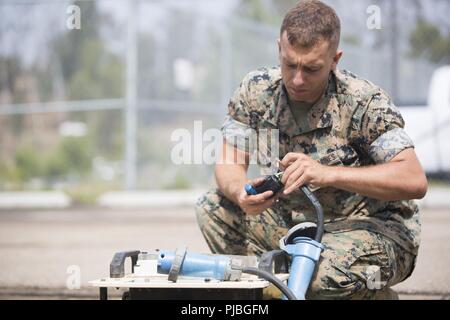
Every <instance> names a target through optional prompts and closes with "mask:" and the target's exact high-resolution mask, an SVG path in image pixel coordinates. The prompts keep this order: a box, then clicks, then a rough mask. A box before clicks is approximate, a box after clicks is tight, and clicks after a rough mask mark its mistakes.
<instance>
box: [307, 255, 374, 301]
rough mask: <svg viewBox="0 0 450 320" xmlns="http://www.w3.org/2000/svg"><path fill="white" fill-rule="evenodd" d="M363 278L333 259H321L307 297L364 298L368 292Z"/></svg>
mask: <svg viewBox="0 0 450 320" xmlns="http://www.w3.org/2000/svg"><path fill="white" fill-rule="evenodd" d="M367 290H368V289H367V287H366V283H365V282H364V281H363V279H360V278H357V277H353V276H352V275H351V274H350V273H349V272H347V270H345V268H342V266H338V265H336V263H335V262H334V261H331V260H321V261H320V263H319V265H318V266H317V270H316V272H315V274H314V276H313V279H312V280H311V284H310V286H309V289H308V292H307V294H306V298H307V299H311V300H339V299H362V298H363V297H364V296H366V294H367Z"/></svg>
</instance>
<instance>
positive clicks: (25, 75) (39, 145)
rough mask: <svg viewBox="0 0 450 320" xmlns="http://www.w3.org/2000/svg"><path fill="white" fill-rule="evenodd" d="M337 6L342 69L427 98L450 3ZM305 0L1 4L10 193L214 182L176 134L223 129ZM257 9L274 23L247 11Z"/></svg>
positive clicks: (2, 168) (407, 98)
mask: <svg viewBox="0 0 450 320" xmlns="http://www.w3.org/2000/svg"><path fill="white" fill-rule="evenodd" d="M327 2H328V3H330V4H331V5H333V6H334V7H335V8H336V10H337V12H338V14H339V15H340V16H341V19H342V24H343V35H342V48H343V50H344V58H343V60H342V64H341V66H342V67H343V68H348V69H350V70H351V71H353V72H355V73H357V74H360V75H362V76H364V77H366V78H368V79H370V80H371V81H372V82H374V83H376V84H379V85H381V86H382V87H383V88H385V89H386V90H387V91H388V92H390V93H391V94H392V96H393V97H394V100H395V101H396V103H397V104H399V105H404V104H406V105H425V104H426V103H427V102H426V100H427V92H428V83H429V79H430V77H431V74H432V72H433V70H434V69H435V68H436V67H437V66H438V65H441V64H443V63H445V62H446V60H445V59H446V56H445V55H443V56H442V57H441V59H439V54H438V53H434V55H435V56H436V55H437V56H438V57H437V58H436V57H435V59H427V57H428V58H429V56H430V54H431V55H432V54H433V53H429V52H428V51H427V49H426V46H424V44H425V42H426V41H431V40H433V39H427V37H426V36H423V33H424V32H425V33H426V32H428V33H430V32H432V31H433V30H434V31H436V30H438V31H439V30H440V31H441V32H440V33H439V34H440V35H441V36H442V39H444V40H442V41H443V42H442V43H443V44H436V46H439V45H445V43H446V42H445V41H446V40H445V36H448V35H447V34H448V25H447V22H446V20H445V19H443V18H442V13H441V12H433V11H432V9H431V8H432V7H433V6H441V7H442V8H447V9H448V4H446V3H443V2H442V1H439V0H434V1H419V0H417V1H405V0H402V1H395V5H394V4H392V3H394V1H381V0H379V1H372V2H371V1H359V2H357V3H349V2H348V1H340V0H335V1H327ZM430 2H433V4H428V3H430ZM280 3H282V4H284V5H283V6H282V5H280ZM292 3H293V1H281V2H277V3H275V2H273V1H253V2H247V1H227V2H222V1H206V0H197V1H194V0H192V1H156V0H155V1H119V0H117V1H112V0H109V1H106V0H98V1H78V2H72V1H49V0H47V1H45V0H42V1H6V2H5V1H4V2H2V3H0V141H1V142H0V148H1V149H0V189H3V190H9V189H49V188H50V189H51V188H69V189H71V190H75V192H76V190H78V189H83V190H87V192H88V193H92V194H95V192H96V191H98V190H104V189H113V188H114V189H117V188H124V187H126V188H130V189H134V188H138V189H154V188H176V189H180V188H181V189H182V188H193V187H206V186H207V185H210V184H212V183H213V175H212V173H213V170H212V166H211V165H201V164H192V165H176V164H174V163H173V161H171V151H172V149H173V147H174V144H175V143H176V141H173V136H172V133H173V132H174V130H176V129H178V128H185V129H187V130H188V131H189V132H190V133H191V134H192V139H199V141H201V140H202V139H203V138H204V137H201V136H200V137H194V135H195V134H197V133H198V132H195V130H194V121H202V122H201V124H202V128H203V130H206V129H208V128H219V127H220V125H221V122H222V121H223V118H224V116H225V113H226V107H227V103H228V99H229V98H230V95H231V94H232V92H233V91H234V89H235V88H236V87H237V86H238V85H239V82H240V80H241V79H242V77H243V76H244V75H245V74H246V73H247V72H249V71H251V70H253V69H255V68H257V67H261V66H273V65H277V64H278V48H277V44H276V40H277V38H278V32H279V31H278V30H279V25H280V23H281V19H282V17H283V14H284V13H283V11H282V10H281V9H280V7H281V8H285V7H289V6H290V5H291V4H292ZM252 5H254V6H256V8H257V9H258V10H267V11H268V12H269V13H270V17H271V19H269V20H270V21H268V22H265V21H261V20H263V19H260V18H256V19H255V18H254V17H252V16H251V15H246V14H242V12H241V11H242V10H241V9H242V8H248V7H249V6H250V7H251V6H252ZM277 8H278V9H277ZM377 8H378V9H379V10H380V17H379V21H378V20H377V19H376V13H377ZM271 10H273V11H271ZM426 21H431V22H433V23H434V24H432V23H431V22H429V23H428V22H427V23H428V24H425V25H424V24H423V23H425V22H426ZM377 23H378V24H377ZM421 23H422V24H421ZM433 26H434V28H435V29H433ZM430 30H431V31H430ZM445 32H447V34H446V33H445ZM414 41H415V42H414ZM424 47H425V49H424ZM436 50H438V49H436ZM438 51H439V50H438ZM427 55H428V56H427ZM199 134H200V135H201V134H202V132H200V133H199ZM194 151H195V150H194Z"/></svg>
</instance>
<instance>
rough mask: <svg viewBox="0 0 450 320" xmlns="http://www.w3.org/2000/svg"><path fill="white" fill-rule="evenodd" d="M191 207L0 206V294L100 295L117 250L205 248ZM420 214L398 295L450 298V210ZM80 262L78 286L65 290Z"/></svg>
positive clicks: (27, 296)
mask: <svg viewBox="0 0 450 320" xmlns="http://www.w3.org/2000/svg"><path fill="white" fill-rule="evenodd" d="M193 212H194V211H193V207H190V206H189V207H183V208H181V207H174V208H160V209H157V208H149V209H142V208H141V209H136V210H131V209H123V210H122V209H120V210H118V209H99V208H84V209H83V208H79V209H63V210H61V209H58V210H36V211H24V210H21V211H5V210H3V211H0V270H1V274H0V299H23V298H25V299H96V298H97V297H98V292H97V289H95V288H92V287H90V286H89V285H88V283H87V282H88V281H89V280H94V279H98V278H101V277H105V276H108V274H109V263H110V261H111V259H112V256H113V254H114V253H115V252H117V251H123V250H133V249H138V250H141V251H145V250H153V249H156V248H167V249H175V248H176V247H178V246H180V245H182V244H187V245H188V248H189V250H193V251H197V252H208V248H207V245H206V243H205V242H204V240H203V237H202V235H201V234H200V231H199V230H198V229H197V225H196V221H195V216H194V213H193ZM422 217H423V234H422V246H421V248H420V252H419V258H418V264H417V267H416V270H415V272H414V274H413V276H412V277H411V278H409V279H408V280H406V281H405V282H404V283H401V284H399V285H397V286H396V287H394V289H396V291H397V292H399V294H400V298H401V299H450V268H449V265H450V209H447V208H442V209H425V210H423V211H422ZM73 266H76V267H73ZM78 267H79V270H80V276H81V288H80V289H68V288H67V283H68V282H69V283H70V280H71V279H72V278H71V274H73V273H71V272H73V270H76V269H77V268H78ZM74 268H75V269H74ZM110 293H113V296H115V297H116V298H118V297H119V296H120V291H116V292H111V291H110Z"/></svg>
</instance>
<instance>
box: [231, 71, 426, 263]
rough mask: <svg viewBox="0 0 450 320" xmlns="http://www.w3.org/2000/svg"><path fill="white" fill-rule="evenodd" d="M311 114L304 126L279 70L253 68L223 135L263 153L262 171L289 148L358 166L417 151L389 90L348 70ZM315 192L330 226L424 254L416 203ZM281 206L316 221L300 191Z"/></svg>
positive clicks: (297, 218) (334, 77) (334, 76)
mask: <svg viewBox="0 0 450 320" xmlns="http://www.w3.org/2000/svg"><path fill="white" fill-rule="evenodd" d="M305 117H307V119H306V120H307V121H302V123H303V126H304V127H299V126H298V125H297V123H296V121H295V119H294V117H293V115H292V112H291V109H290V107H289V105H288V98H287V93H286V89H285V87H284V85H283V81H282V78H281V71H280V68H279V67H273V68H261V69H258V70H256V71H253V72H250V73H249V74H248V75H247V76H246V77H245V78H244V80H243V81H242V83H241V84H240V86H239V87H238V88H237V90H236V91H235V93H234V95H233V97H232V98H231V100H230V103H229V105H228V114H227V116H226V119H225V123H224V124H223V126H222V132H223V135H224V137H225V139H226V140H227V142H228V143H230V144H232V145H234V146H236V147H237V148H239V149H241V150H244V151H246V152H249V153H253V152H255V151H256V155H257V157H256V158H257V160H258V164H259V165H260V167H261V169H262V174H267V173H268V171H267V169H268V168H270V167H271V166H272V165H273V159H274V158H280V159H282V158H283V157H284V156H285V155H286V154H287V153H289V152H298V153H304V154H306V155H308V156H310V157H311V158H312V159H314V160H316V161H319V162H320V163H322V164H324V165H329V166H348V167H359V166H370V165H376V164H381V163H384V162H388V161H389V160H391V159H392V158H393V157H394V156H395V155H397V154H398V153H399V152H401V151H403V150H405V149H407V148H414V145H413V142H412V141H411V139H410V138H409V137H408V135H407V134H406V132H405V131H404V129H403V128H404V121H403V118H402V116H401V114H400V112H399V110H398V109H397V107H396V106H394V104H393V103H392V101H391V100H390V98H389V96H388V95H387V94H386V92H384V91H383V90H382V89H380V88H379V87H377V86H375V85H374V84H372V83H371V82H369V81H367V80H364V79H362V78H359V77H358V76H356V75H354V74H352V73H350V72H348V71H345V70H337V71H335V72H332V73H331V74H330V80H329V83H328V87H327V90H326V92H325V93H324V95H323V96H322V98H321V99H320V100H319V101H318V102H317V103H316V104H314V105H313V106H312V107H311V109H310V110H309V112H308V113H307V114H306V115H305ZM273 140H276V141H275V142H276V143H274V141H273ZM274 146H275V147H274ZM312 190H313V191H314V194H315V195H316V197H317V198H318V199H319V201H320V202H321V204H322V206H323V208H324V212H325V221H326V224H325V230H326V231H328V232H342V231H347V230H354V229H366V230H371V231H374V232H376V233H380V234H383V235H385V236H387V237H389V238H391V239H392V240H394V241H396V242H397V243H398V244H399V245H400V246H402V247H403V248H404V249H405V250H407V251H409V252H411V253H413V254H417V250H418V247H419V243H420V219H419V218H420V217H419V210H418V207H417V205H416V204H415V203H414V201H406V200H405V201H380V200H376V199H372V198H369V197H367V196H363V195H360V194H357V193H353V192H348V191H344V190H340V189H336V188H333V187H326V188H313V189H312ZM277 205H281V206H282V207H283V208H284V209H287V210H290V211H292V217H293V220H294V222H296V223H300V222H303V221H314V220H315V216H314V211H313V209H312V207H311V206H310V205H309V203H308V202H307V201H306V198H305V197H304V196H303V194H302V193H301V192H300V191H298V192H294V193H291V194H290V195H288V196H282V197H281V198H280V202H279V203H278V204H277Z"/></svg>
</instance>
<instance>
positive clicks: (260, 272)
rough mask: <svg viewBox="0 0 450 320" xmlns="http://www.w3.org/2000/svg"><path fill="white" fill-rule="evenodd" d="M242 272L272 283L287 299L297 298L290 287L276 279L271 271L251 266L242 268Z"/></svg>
mask: <svg viewBox="0 0 450 320" xmlns="http://www.w3.org/2000/svg"><path fill="white" fill-rule="evenodd" d="M242 272H243V273H248V274H253V275H256V276H259V277H261V278H263V279H265V280H267V281H269V282H270V283H272V284H273V285H274V286H275V287H277V288H278V289H280V291H281V292H282V293H283V294H284V295H285V296H286V297H287V298H288V299H289V300H297V297H296V296H295V294H294V293H293V292H292V290H291V289H289V288H288V287H287V286H286V285H285V284H284V283H283V281H281V280H280V279H278V278H277V277H276V276H274V275H273V274H272V273H270V272H267V271H264V270H261V269H258V268H252V267H246V268H243V269H242Z"/></svg>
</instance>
